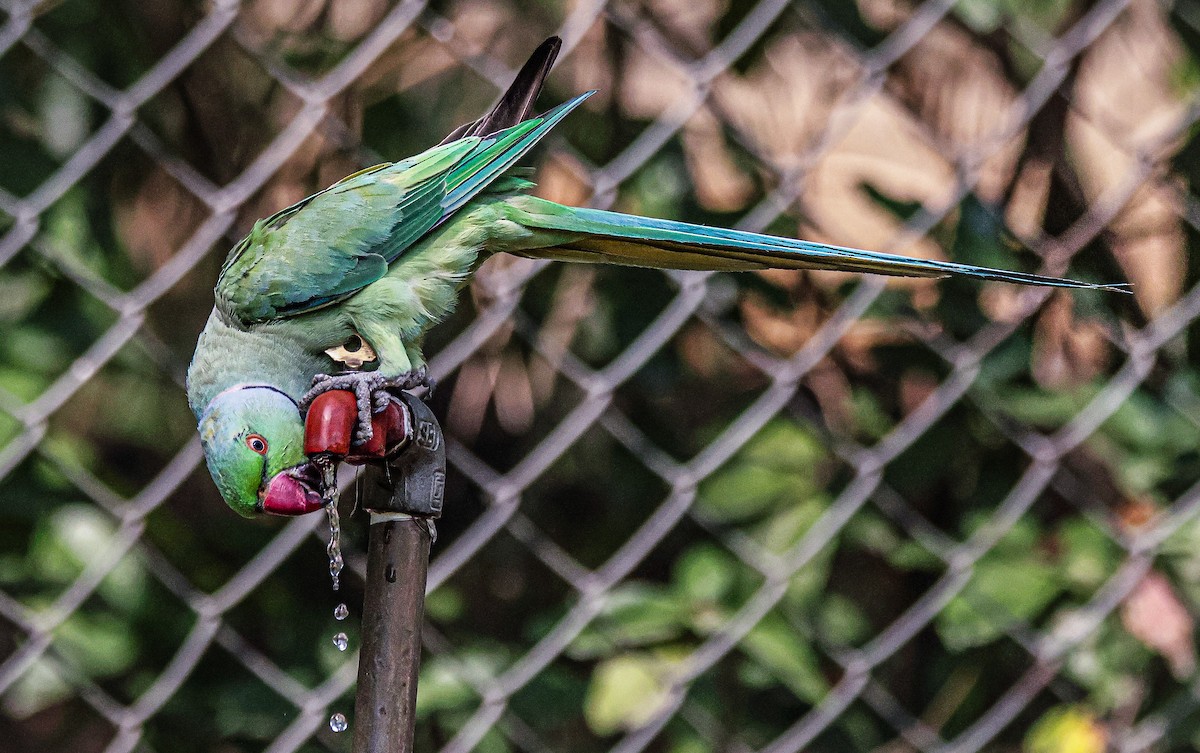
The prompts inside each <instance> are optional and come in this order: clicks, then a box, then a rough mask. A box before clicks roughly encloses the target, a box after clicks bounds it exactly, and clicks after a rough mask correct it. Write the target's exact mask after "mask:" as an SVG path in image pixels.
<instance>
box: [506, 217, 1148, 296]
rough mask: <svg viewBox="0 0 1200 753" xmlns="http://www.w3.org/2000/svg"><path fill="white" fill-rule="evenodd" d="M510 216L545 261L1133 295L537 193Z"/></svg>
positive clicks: (534, 254)
mask: <svg viewBox="0 0 1200 753" xmlns="http://www.w3.org/2000/svg"><path fill="white" fill-rule="evenodd" d="M504 211H505V212H506V215H507V218H508V219H509V220H511V221H512V222H515V223H517V224H518V225H521V226H523V227H525V228H527V229H529V230H531V231H533V232H532V233H531V234H530V235H529V237H528V238H527V239H525V241H523V242H522V243H521V244H520V245H519V247H517V248H511V249H508V250H509V251H510V253H515V254H518V255H521V256H528V257H531V258H537V259H557V260H562V261H582V262H601V263H607V264H623V265H627V266H636V267H653V268H656V269H696V270H729V271H734V270H751V269H767V268H771V267H776V268H781V269H836V270H842V271H848V272H867V273H873V274H882V275H894V276H903V277H946V276H950V275H960V276H964V277H975V278H978V279H982V280H1001V281H1003V282H1012V283H1017V284H1020V285H1046V286H1051V287H1058V288H1095V289H1100V290H1110V291H1114V292H1121V293H1128V292H1129V286H1128V285H1126V284H1122V283H1116V284H1099V283H1091V282H1082V281H1079V280H1067V279H1061V278H1058V277H1047V276H1045V275H1037V274H1029V273H1026V272H1010V271H1007V270H1003V269H989V268H987V267H974V266H971V265H969V264H958V263H955V262H949V261H936V260H932V259H915V258H910V257H906V256H897V255H894V254H883V253H877V252H873V251H861V250H859V249H853V248H844V247H841V246H830V245H826V244H824V243H811V242H809V241H801V240H793V239H791V238H780V237H776V236H772V235H760V234H758V233H748V232H743V231H739V230H724V229H721V228H714V227H707V226H704V225H691V224H688V223H685V222H673V221H671V220H655V219H649V218H646V217H635V216H632V215H627V214H619V213H617V212H605V211H602V210H599V209H583V208H577V207H566V206H562V205H560V204H555V203H553V202H550V201H545V200H543V199H538V198H535V197H532V196H521V197H513V198H510V199H509V200H508V201H506V202H505V209H504Z"/></svg>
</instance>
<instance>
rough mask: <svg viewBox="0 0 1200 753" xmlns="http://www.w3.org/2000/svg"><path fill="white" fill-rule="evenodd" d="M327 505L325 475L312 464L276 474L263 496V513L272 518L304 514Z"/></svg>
mask: <svg viewBox="0 0 1200 753" xmlns="http://www.w3.org/2000/svg"><path fill="white" fill-rule="evenodd" d="M324 506H325V498H324V497H323V496H322V494H321V474H320V473H319V472H318V471H317V469H316V468H315V467H313V465H312V464H311V463H305V464H303V465H298V466H296V467H295V468H288V469H287V470H285V471H280V472H279V473H277V474H275V477H274V478H272V479H271V481H270V483H268V484H267V490H266V492H264V493H263V496H262V510H263V512H266V513H270V514H271V515H292V516H295V515H304V514H306V513H310V512H315V511H316V510H320V509H321V508H322V507H324Z"/></svg>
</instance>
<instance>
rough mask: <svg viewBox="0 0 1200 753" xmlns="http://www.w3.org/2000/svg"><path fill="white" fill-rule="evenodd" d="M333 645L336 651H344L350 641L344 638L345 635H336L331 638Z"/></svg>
mask: <svg viewBox="0 0 1200 753" xmlns="http://www.w3.org/2000/svg"><path fill="white" fill-rule="evenodd" d="M333 645H335V646H337V650H338V651H345V650H346V647H347V646H349V645H350V639H349V638H347V637H346V634H345V633H338V634H337V635H335V636H333Z"/></svg>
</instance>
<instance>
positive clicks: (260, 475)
mask: <svg viewBox="0 0 1200 753" xmlns="http://www.w3.org/2000/svg"><path fill="white" fill-rule="evenodd" d="M558 48H559V42H558V40H557V39H550V40H547V41H546V43H544V44H543V45H542V46H541V47H539V48H538V50H537V51H536V52H535V53H534V55H533V56H532V57H531V58H530V60H529V62H528V63H526V65H525V67H524V68H523V69H522V70H521V72H520V73H519V74H518V76H517V78H516V80H515V81H514V83H513V85H512V86H511V87H510V88H509V90H508V91H507V92H506V93H505V94H504V95H503V96H502V97H501V99H500V101H499V103H498V104H497V105H496V106H495V107H494V108H493V109H492V110H491V111H490V112H489V113H488V114H487V115H485V116H484V117H483V118H481V119H480V120H478V121H475V122H474V123H470V124H467V125H466V126H463V127H461V128H459V129H458V130H457V131H455V133H453V134H451V135H450V136H449V137H448V138H447V140H446V141H444V142H443V143H442V144H440V145H438V146H436V147H434V148H432V149H430V150H428V151H426V152H424V153H422V154H418V155H417V156H415V157H410V158H408V159H406V160H402V161H400V162H395V163H391V164H382V165H377V166H375V167H372V168H369V169H367V170H363V171H361V172H358V173H355V174H354V175H351V176H349V177H347V178H345V179H343V180H341V181H339V182H338V183H336V184H334V185H333V186H330V187H329V188H327V189H325V190H324V191H321V192H319V193H317V194H314V195H313V196H310V197H308V198H307V199H304V200H303V201H301V202H299V203H297V204H295V205H293V206H290V207H288V208H286V209H284V210H282V211H280V212H278V213H277V214H275V215H273V216H271V217H268V218H267V219H265V220H260V221H259V222H257V223H255V225H254V227H253V229H252V230H251V231H250V233H249V235H247V236H246V238H245V239H243V240H242V241H241V242H240V243H238V244H237V245H236V246H235V247H234V248H233V250H232V251H230V253H229V256H228V258H227V259H226V261H225V264H224V266H223V267H222V269H221V273H220V277H219V279H218V280H217V285H216V290H215V293H216V307H215V308H214V309H213V312H212V314H211V315H210V317H209V319H208V323H207V325H206V326H205V328H204V331H203V332H202V333H201V335H200V339H199V342H198V344H197V346H196V352H195V356H194V358H193V360H192V364H191V368H190V369H189V371H188V384H187V386H188V399H189V403H190V404H191V407H192V410H193V411H194V412H195V414H196V418H197V420H198V421H199V431H200V437H201V441H202V444H203V447H204V454H205V458H206V460H207V463H208V468H209V471H210V472H211V473H212V477H213V479H214V481H216V484H217V487H218V488H219V489H220V491H221V494H222V496H223V497H224V498H225V501H226V502H227V503H228V504H229V506H230V507H231V508H233V509H234V510H235V511H236V512H238V513H241V514H242V515H246V516H252V515H254V514H256V513H261V512H269V513H277V514H300V513H304V512H309V511H312V510H315V509H318V508H319V507H321V506H322V503H323V499H322V491H323V489H322V488H321V481H320V478H319V474H318V473H317V472H316V471H315V470H314V469H313V467H312V466H311V465H310V464H309V463H307V462H306V460H305V457H304V454H303V432H304V427H303V418H302V412H303V408H304V406H305V404H306V401H307V400H308V399H311V398H312V397H313V396H314V393H317V392H320V391H323V390H327V389H351V390H353V391H355V392H356V394H357V395H358V398H359V401H360V407H359V415H360V421H359V429H358V440H359V441H362V440H364V439H365V438H366V436H367V435H368V433H369V432H370V422H369V420H361V419H363V418H369V415H370V414H369V412H370V410H371V409H372V404H373V403H374V404H375V407H380V396H381V394H382V393H381V390H383V389H386V388H389V387H391V388H397V387H399V388H409V387H412V386H415V385H416V384H418V383H421V382H423V381H424V378H425V374H424V359H423V358H422V355H421V342H422V337H423V335H424V334H425V332H426V331H427V330H428V329H429V328H430V327H432V326H433V325H435V324H437V323H438V322H439V321H441V320H442V319H443V318H444V317H446V315H447V314H449V313H450V311H451V310H452V309H453V307H454V303H455V299H456V297H457V295H458V293H459V290H460V289H461V288H462V287H463V285H464V284H465V283H466V282H467V280H468V279H469V278H470V277H471V274H472V273H473V272H474V271H475V269H476V268H477V267H478V266H479V264H480V263H481V262H482V261H483V260H484V259H485V258H486V257H488V256H490V255H491V254H495V253H501V252H505V253H511V254H517V255H520V256H526V257H531V258H536V259H556V260H565V261H577V262H604V263H610V264H623V265H632V266H641V267H653V268H673V269H694V270H731V271H732V270H754V269H765V268H770V267H779V268H784V269H836V270H848V271H855V272H870V273H877V274H886V275H904V276H917V277H941V276H946V275H962V276H967V277H976V278H980V279H984V280H1003V281H1007V282H1013V283H1020V284H1027V285H1051V286H1056V287H1074V288H1091V287H1104V288H1112V289H1117V288H1121V287H1123V286H1097V285H1092V284H1090V283H1084V282H1077V281H1073V280H1062V279H1056V278H1050V277H1043V276H1039V275H1033V274H1025V273H1021V272H1008V271H1003V270H996V269H986V268H982V267H973V266H968V265H965V264H956V263H953V262H946V261H933V260H926V259H914V258H906V257H902V256H895V255H890V254H882V253H872V252H869V251H860V250H856V249H850V248H841V247H836V246H829V245H825V244H821V243H810V242H807V241H801V240H793V239H790V238H779V237H773V236H767V235H759V234H755V233H748V232H740V231H734V230H723V229H720V228H713V227H704V226H700V225H691V224H687V223H682V222H673V221H669V220H656V219H648V218H644V217H635V216H631V215H627V214H619V213H615V212H607V211H601V210H597V209H581V208H574V207H567V206H562V205H559V204H555V203H553V202H550V201H546V200H543V199H539V198H535V197H533V196H530V195H528V194H527V193H526V191H527V189H529V188H530V187H531V186H532V185H533V184H532V183H530V182H528V181H526V180H524V179H522V178H519V177H515V176H513V175H512V174H511V173H510V168H512V167H513V166H514V165H515V164H516V163H517V161H518V160H519V159H520V158H521V157H522V156H523V155H524V154H525V153H526V152H527V151H528V150H529V149H530V148H532V147H533V146H534V145H535V144H536V143H537V142H538V141H539V140H540V139H541V138H542V137H543V136H545V135H546V134H547V133H548V132H549V131H550V129H551V128H553V127H554V126H555V125H556V124H557V123H559V122H560V121H561V120H562V119H563V118H565V117H566V116H567V115H568V114H569V113H570V112H571V111H572V110H574V109H575V108H576V107H578V106H579V105H580V104H581V103H582V102H583V101H584V100H585V99H587V97H588V96H590V94H591V92H589V93H587V94H582V95H580V96H578V97H576V98H574V99H572V100H570V101H569V102H566V103H564V104H562V105H559V106H558V107H555V108H554V109H552V110H550V111H548V112H546V113H544V114H542V115H537V116H534V117H530V112H531V111H532V105H533V101H534V99H535V98H536V97H537V95H538V93H539V92H540V90H541V87H542V82H543V80H544V78H545V76H546V73H547V72H548V71H549V69H550V66H551V64H552V63H553V61H554V58H555V56H556V55H557V52H558ZM354 337H359V338H361V339H362V340H363V341H365V343H366V344H367V345H369V347H370V348H371V349H373V351H374V352H375V353H376V354H378V368H377V369H376V370H374V371H363V372H353V373H349V374H343V375H337V376H334V377H328V376H325V375H328V374H329V373H330V372H333V371H335V370H336V366H337V364H336V363H335V362H334V361H333V360H331V358H330V356H328V355H326V351H327V350H329V349H332V348H335V347H336V346H338V345H340V344H342V343H345V342H347V341H349V340H350V339H351V338H354Z"/></svg>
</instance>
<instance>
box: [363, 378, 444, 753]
mask: <svg viewBox="0 0 1200 753" xmlns="http://www.w3.org/2000/svg"><path fill="white" fill-rule="evenodd" d="M399 404H400V406H401V407H402V416H401V419H402V421H401V423H402V424H403V434H404V442H403V449H401V450H400V451H399V453H398V454H396V455H395V456H394V457H392V458H391V459H390V460H389V461H388V466H387V469H386V472H385V473H381V472H379V471H378V470H376V471H374V472H373V476H374V477H375V478H376V479H377V480H378V481H379V482H380V483H378V484H368V489H369V490H371V491H373V492H374V494H371V491H369V492H368V494H369V496H368V498H367V499H366V500H365V501H364V503H363V506H364V507H365V508H366V509H367V510H368V512H369V513H370V515H371V532H370V537H369V539H368V542H367V580H366V593H365V597H364V601H363V618H362V650H361V651H360V652H359V659H358V692H357V694H356V696H355V699H354V753H410V752H411V751H412V750H413V734H414V730H415V726H416V705H417V674H418V671H419V670H420V666H421V625H422V622H423V620H424V616H425V582H426V576H427V574H428V572H429V548H430V545H431V544H432V543H433V539H434V530H435V529H434V523H433V521H434V520H435V519H436V518H437V517H438V516H440V515H441V512H442V493H443V490H444V488H445V481H446V449H445V443H444V442H443V440H442V432H441V427H439V426H438V423H437V420H436V419H435V418H434V416H433V413H432V412H431V411H430V410H429V408H428V406H426V405H425V403H424V402H422V401H421V400H419V399H417V398H415V397H413V396H412V395H409V394H407V393H406V394H404V395H402V396H400V398H399Z"/></svg>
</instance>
